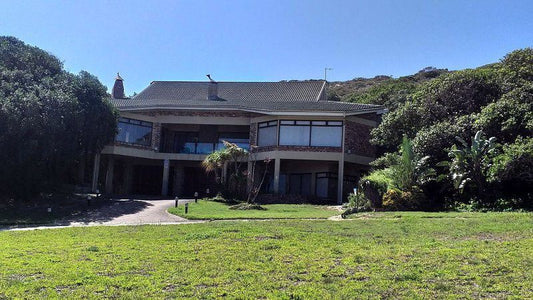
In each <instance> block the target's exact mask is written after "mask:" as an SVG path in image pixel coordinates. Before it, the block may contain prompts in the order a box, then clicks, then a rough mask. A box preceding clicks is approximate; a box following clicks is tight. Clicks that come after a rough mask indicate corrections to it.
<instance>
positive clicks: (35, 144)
mask: <svg viewBox="0 0 533 300" xmlns="http://www.w3.org/2000/svg"><path fill="white" fill-rule="evenodd" d="M107 97H108V96H107V92H106V88H105V86H103V85H102V84H101V83H100V82H99V81H98V79H97V78H96V77H94V76H92V75H90V74H89V73H87V72H81V73H80V74H79V75H74V74H71V73H68V72H66V71H65V70H64V69H63V65H62V63H61V61H59V59H57V58H56V57H54V56H53V55H51V54H49V53H47V52H45V51H43V50H41V49H39V48H37V47H32V46H29V45H26V44H24V43H23V42H22V41H20V40H18V39H16V38H13V37H0V145H2V147H0V161H1V162H2V168H0V183H1V184H0V193H1V194H2V195H3V197H8V198H9V197H14V198H17V199H20V198H29V197H31V196H33V195H35V194H36V193H39V192H48V191H51V190H53V189H54V187H57V185H58V184H60V183H65V182H72V179H71V178H73V177H76V176H75V174H76V172H75V170H76V169H78V167H83V165H84V164H83V162H84V160H86V159H87V156H88V155H89V154H91V153H94V152H95V151H99V150H101V148H102V147H103V145H105V144H106V143H108V142H109V141H110V140H111V139H112V138H113V136H114V134H115V130H116V118H117V114H116V113H115V111H114V110H113V108H112V106H111V105H110V104H109V103H108V102H107V100H106V99H107Z"/></svg>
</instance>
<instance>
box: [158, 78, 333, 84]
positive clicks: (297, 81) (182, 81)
mask: <svg viewBox="0 0 533 300" xmlns="http://www.w3.org/2000/svg"><path fill="white" fill-rule="evenodd" d="M154 82H170V83H209V81H193V80H152V81H151V83H154ZM217 82H218V83H310V82H312V83H315V82H316V83H322V85H324V84H325V81H324V80H314V79H307V80H280V81H218V80H217Z"/></svg>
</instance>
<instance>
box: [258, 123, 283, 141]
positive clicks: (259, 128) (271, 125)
mask: <svg viewBox="0 0 533 300" xmlns="http://www.w3.org/2000/svg"><path fill="white" fill-rule="evenodd" d="M265 124H266V125H265ZM261 125H265V126H261ZM270 127H277V130H276V141H275V142H274V145H264V146H259V137H260V134H259V131H260V130H261V129H262V128H270ZM256 145H257V146H258V147H269V146H278V145H279V120H271V121H265V122H259V123H257V141H256Z"/></svg>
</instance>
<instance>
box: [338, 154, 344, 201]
mask: <svg viewBox="0 0 533 300" xmlns="http://www.w3.org/2000/svg"><path fill="white" fill-rule="evenodd" d="M343 185H344V159H341V160H339V173H338V175H337V204H342V194H343Z"/></svg>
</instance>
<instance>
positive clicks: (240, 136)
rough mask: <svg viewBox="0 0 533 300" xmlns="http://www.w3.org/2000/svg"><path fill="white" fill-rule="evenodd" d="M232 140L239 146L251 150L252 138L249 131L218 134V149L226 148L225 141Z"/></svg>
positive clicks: (231, 141)
mask: <svg viewBox="0 0 533 300" xmlns="http://www.w3.org/2000/svg"><path fill="white" fill-rule="evenodd" d="M223 141H226V142H230V143H233V144H235V145H237V146H238V147H240V148H242V149H245V150H249V149H250V138H249V134H248V132H221V133H219V134H218V144H217V150H219V149H222V148H224V142H223Z"/></svg>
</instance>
